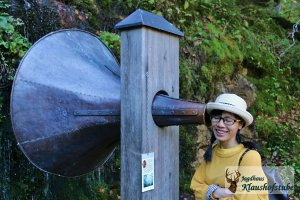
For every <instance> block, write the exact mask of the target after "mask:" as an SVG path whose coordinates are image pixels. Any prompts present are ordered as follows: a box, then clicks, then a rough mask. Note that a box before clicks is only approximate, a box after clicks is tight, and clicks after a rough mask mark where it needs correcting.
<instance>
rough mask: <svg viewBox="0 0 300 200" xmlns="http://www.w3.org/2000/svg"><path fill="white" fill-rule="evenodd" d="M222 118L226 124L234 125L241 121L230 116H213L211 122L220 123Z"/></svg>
mask: <svg viewBox="0 0 300 200" xmlns="http://www.w3.org/2000/svg"><path fill="white" fill-rule="evenodd" d="M221 119H222V120H223V123H224V124H225V125H226V126H232V125H233V124H234V123H235V122H239V121H241V120H239V119H232V118H230V117H221V116H213V117H211V123H212V124H214V125H215V124H217V123H219V122H220V121H221Z"/></svg>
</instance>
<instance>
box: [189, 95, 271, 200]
mask: <svg viewBox="0 0 300 200" xmlns="http://www.w3.org/2000/svg"><path fill="white" fill-rule="evenodd" d="M206 109H207V112H208V114H209V115H210V117H211V125H212V131H213V135H212V138H211V144H210V146H209V148H208V149H207V151H206V152H205V154H204V160H205V161H204V162H203V163H202V164H201V166H200V167H199V168H198V169H197V170H196V172H195V175H194V176H193V179H192V182H191V189H192V190H193V191H194V193H195V197H196V200H211V199H224V200H225V199H237V200H257V199H263V200H268V194H267V191H253V190H252V191H250V192H249V189H253V187H252V188H251V187H249V186H252V183H251V184H250V183H249V180H250V179H251V177H253V176H252V174H254V178H255V182H253V183H254V184H256V185H258V186H263V185H265V184H267V178H266V177H265V174H264V173H263V170H262V167H261V157H260V155H259V153H258V152H257V151H255V150H250V151H249V150H248V151H247V152H246V150H247V149H255V147H256V145H255V144H254V143H251V142H243V141H242V137H241V134H240V130H241V129H242V128H244V127H246V126H248V125H250V124H251V123H252V121H253V117H252V115H251V114H250V113H249V112H248V111H247V110H246V109H247V104H246V102H245V100H244V99H242V98H241V97H239V96H237V95H235V94H221V95H220V96H218V97H217V99H216V101H215V102H210V103H208V104H207V108H206ZM216 140H217V144H216V145H214V146H213V144H214V142H215V141H216ZM243 154H244V155H243ZM242 155H243V156H242ZM241 157H242V159H241V161H240V158H241ZM239 161H240V164H239ZM229 166H236V170H234V171H232V170H231V172H230V173H229V170H228V169H229ZM243 167H244V168H243ZM247 167H254V168H253V169H254V171H252V170H244V171H243V169H246V168H247ZM251 169H252V168H251ZM247 178H248V179H247ZM257 178H258V179H257ZM252 179H253V178H252ZM252 181H253V180H252ZM226 182H227V183H226ZM228 183H229V184H230V187H226V186H225V185H228ZM238 183H239V184H240V185H239V187H238V186H237V185H238ZM241 183H242V184H244V187H243V188H242V187H241ZM249 184H250V185H249ZM247 186H248V187H247ZM237 188H238V190H237ZM247 188H248V190H247ZM258 188H260V189H262V187H257V188H256V189H258ZM241 189H243V190H245V191H244V192H241V191H240V190H241Z"/></svg>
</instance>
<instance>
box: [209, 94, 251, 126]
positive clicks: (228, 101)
mask: <svg viewBox="0 0 300 200" xmlns="http://www.w3.org/2000/svg"><path fill="white" fill-rule="evenodd" d="M212 110H224V111H227V112H230V113H233V114H236V115H238V116H240V117H241V118H242V119H243V120H244V121H245V126H249V125H250V124H251V123H252V122H253V117H252V115H251V114H250V113H249V112H248V111H247V103H246V101H245V100H244V99H243V98H241V97H239V96H238V95H236V94H228V93H225V94H221V95H219V96H218V97H217V98H216V101H215V102H209V103H207V105H206V111H207V113H208V114H210V113H211V111H212Z"/></svg>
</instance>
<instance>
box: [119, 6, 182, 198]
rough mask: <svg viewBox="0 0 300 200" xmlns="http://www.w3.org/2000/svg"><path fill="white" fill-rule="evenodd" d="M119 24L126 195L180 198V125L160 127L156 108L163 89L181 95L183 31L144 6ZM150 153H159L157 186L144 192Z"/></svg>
mask: <svg viewBox="0 0 300 200" xmlns="http://www.w3.org/2000/svg"><path fill="white" fill-rule="evenodd" d="M116 28H117V29H119V30H121V199H122V200H144V199H153V200H159V199H164V200H177V199H179V128H178V126H172V127H164V128H160V127H158V126H157V125H156V124H155V123H154V121H153V118H152V114H151V106H152V101H153V98H154V96H155V95H156V94H157V93H158V92H159V91H164V92H166V93H167V94H168V95H169V96H171V97H176V98H178V96H179V37H180V36H183V33H182V32H180V31H179V30H178V29H177V28H175V27H174V26H173V25H172V24H170V23H169V22H168V21H166V20H165V19H164V18H163V17H161V16H158V15H154V14H152V13H149V12H146V11H143V10H140V9H139V10H137V11H135V12H134V13H133V14H131V15H130V16H128V17H127V18H126V19H124V20H123V21H121V22H120V23H118V24H117V25H116ZM147 153H153V154H150V159H149V160H146V161H147V162H148V161H150V164H151V162H152V160H151V155H153V157H154V189H151V190H149V191H146V192H142V188H143V186H142V181H143V177H142V175H145V174H144V173H143V172H144V171H143V170H142V169H143V165H142V157H143V155H144V154H147ZM145 164H146V162H145ZM147 164H149V162H148V163H147ZM147 167H148V166H147Z"/></svg>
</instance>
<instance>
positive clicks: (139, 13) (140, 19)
mask: <svg viewBox="0 0 300 200" xmlns="http://www.w3.org/2000/svg"><path fill="white" fill-rule="evenodd" d="M139 26H147V27H150V28H154V29H158V30H160V31H164V32H168V33H171V34H174V35H177V36H180V37H182V36H183V33H182V32H181V31H180V30H178V29H177V28H176V27H175V26H174V25H173V24H171V23H170V22H168V21H167V20H166V19H165V18H163V17H162V16H159V15H155V14H153V13H150V12H147V11H145V10H142V9H137V10H136V11H135V12H133V13H132V14H130V15H129V16H128V17H126V18H125V19H124V20H122V21H121V22H119V23H118V24H117V25H116V26H115V28H116V29H118V30H122V29H129V28H134V27H139Z"/></svg>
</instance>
